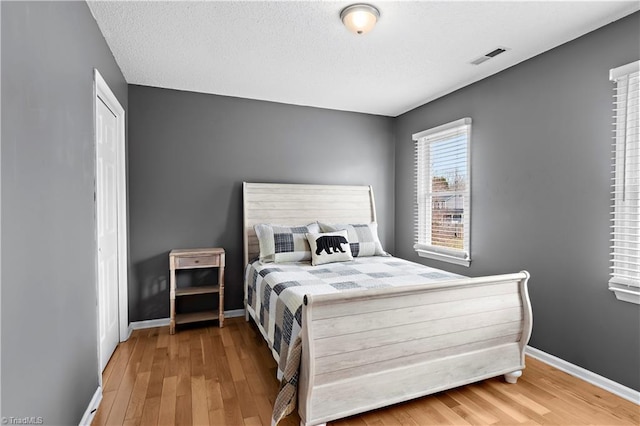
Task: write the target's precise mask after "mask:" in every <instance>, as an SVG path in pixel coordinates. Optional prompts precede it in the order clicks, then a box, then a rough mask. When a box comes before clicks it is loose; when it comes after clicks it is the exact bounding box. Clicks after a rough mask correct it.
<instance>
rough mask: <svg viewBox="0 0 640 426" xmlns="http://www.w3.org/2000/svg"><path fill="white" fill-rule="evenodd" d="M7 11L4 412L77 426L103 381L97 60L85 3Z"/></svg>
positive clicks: (6, 6)
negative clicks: (95, 106) (96, 213)
mask: <svg viewBox="0 0 640 426" xmlns="http://www.w3.org/2000/svg"><path fill="white" fill-rule="evenodd" d="M1 7H2V155H1V158H2V168H1V171H2V175H1V177H2V232H1V233H2V240H1V242H2V366H1V368H2V390H3V392H2V415H3V416H15V417H19V416H42V417H43V419H44V421H45V423H46V424H57V425H62V424H67V425H71V424H78V422H79V421H80V419H81V417H82V414H83V412H84V410H85V409H86V408H87V406H88V404H89V400H90V399H91V396H92V395H93V393H94V392H95V391H96V389H97V387H98V355H97V331H96V328H97V326H96V322H97V318H96V272H95V267H96V265H95V252H96V245H95V237H94V235H95V231H94V201H93V191H94V142H93V68H94V67H96V68H98V69H99V70H100V72H101V73H102V75H103V77H104V78H105V80H106V81H107V83H108V84H109V85H110V86H111V89H112V90H113V91H114V93H115V94H116V96H117V97H118V99H119V100H120V102H121V104H122V105H123V107H125V109H126V108H127V85H126V82H125V80H124V78H123V76H122V74H121V72H120V69H119V68H118V66H117V65H116V63H115V61H114V59H113V56H112V55H111V52H110V50H109V49H108V47H107V45H106V43H105V41H104V39H103V37H102V34H101V33H100V31H99V29H98V26H97V24H96V22H95V20H94V19H93V17H92V16H91V13H90V11H89V8H88V7H87V5H86V3H84V2H43V3H35V2H16V3H12V2H5V1H3V2H2V3H1Z"/></svg>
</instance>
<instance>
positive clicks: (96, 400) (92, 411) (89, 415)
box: [79, 386, 102, 426]
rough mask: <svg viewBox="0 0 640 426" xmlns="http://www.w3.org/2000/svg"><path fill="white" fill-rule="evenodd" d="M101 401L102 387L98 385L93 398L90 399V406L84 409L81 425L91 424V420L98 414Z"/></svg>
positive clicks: (87, 425)
mask: <svg viewBox="0 0 640 426" xmlns="http://www.w3.org/2000/svg"><path fill="white" fill-rule="evenodd" d="M100 401H102V388H101V387H100V386H98V389H96V391H95V393H94V394H93V398H91V401H89V406H88V407H87V409H86V410H85V411H84V414H83V416H82V419H80V423H79V425H80V426H85V425H86V426H89V425H90V424H91V421H92V420H93V416H95V415H96V411H97V410H98V406H99V405H100Z"/></svg>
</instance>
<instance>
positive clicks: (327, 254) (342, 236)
mask: <svg viewBox="0 0 640 426" xmlns="http://www.w3.org/2000/svg"><path fill="white" fill-rule="evenodd" d="M307 240H309V245H310V246H311V264H312V265H314V266H315V265H322V264H325V263H332V262H346V261H348V260H353V256H352V255H351V248H350V247H349V240H347V231H338V232H328V233H325V234H317V233H308V234H307Z"/></svg>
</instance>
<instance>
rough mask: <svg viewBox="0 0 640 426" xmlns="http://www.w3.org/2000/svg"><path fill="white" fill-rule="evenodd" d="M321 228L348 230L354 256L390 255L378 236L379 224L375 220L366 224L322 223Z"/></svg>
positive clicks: (323, 230)
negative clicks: (383, 247)
mask: <svg viewBox="0 0 640 426" xmlns="http://www.w3.org/2000/svg"><path fill="white" fill-rule="evenodd" d="M320 228H321V229H322V232H334V231H340V230H346V231H347V239H348V240H349V243H350V244H351V253H352V254H353V257H365V256H388V254H387V253H386V252H385V251H384V250H383V249H382V244H381V243H380V239H379V238H378V224H377V223H375V222H371V223H364V224H337V223H331V224H330V223H320Z"/></svg>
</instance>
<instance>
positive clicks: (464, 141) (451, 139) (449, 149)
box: [413, 118, 471, 266]
mask: <svg viewBox="0 0 640 426" xmlns="http://www.w3.org/2000/svg"><path fill="white" fill-rule="evenodd" d="M470 139H471V119H470V118H463V119H461V120H457V121H454V122H452V123H449V124H444V125H442V126H439V127H436V128H433V129H430V130H425V131H423V132H420V133H416V134H414V135H413V140H414V141H415V144H416V154H415V155H416V170H415V171H416V223H415V233H416V240H415V245H414V246H413V247H414V249H415V250H416V252H417V253H418V254H419V255H420V256H423V257H428V258H431V259H437V260H443V261H445V262H451V263H455V264H458V265H464V266H469V264H470V263H471V257H470V254H469V239H470V238H469V237H470V207H471V197H470V189H471V180H470V173H469V151H470V150H469V141H470Z"/></svg>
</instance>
